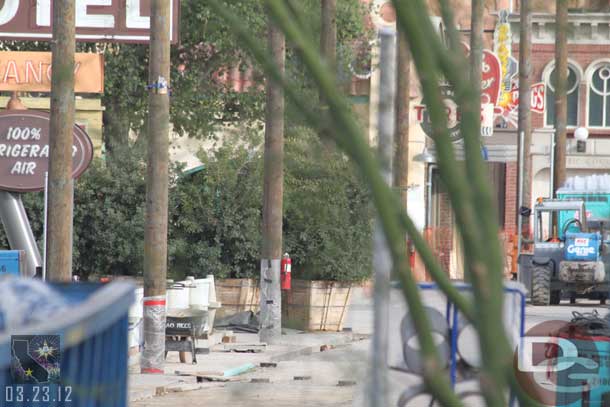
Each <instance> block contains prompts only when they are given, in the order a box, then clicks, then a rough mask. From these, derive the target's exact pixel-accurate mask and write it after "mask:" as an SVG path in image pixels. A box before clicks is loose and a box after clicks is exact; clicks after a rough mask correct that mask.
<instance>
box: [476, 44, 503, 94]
mask: <svg viewBox="0 0 610 407" xmlns="http://www.w3.org/2000/svg"><path fill="white" fill-rule="evenodd" d="M501 81H502V68H501V67H500V60H499V59H498V57H497V56H496V54H494V53H493V52H491V51H490V50H488V49H485V50H483V66H482V67H481V103H483V104H485V103H491V104H492V105H494V106H495V105H497V104H498V99H499V98H500V87H501Z"/></svg>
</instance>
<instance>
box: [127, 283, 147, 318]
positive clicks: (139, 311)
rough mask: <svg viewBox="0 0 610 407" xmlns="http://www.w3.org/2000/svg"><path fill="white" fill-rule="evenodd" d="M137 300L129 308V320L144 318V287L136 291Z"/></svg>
mask: <svg viewBox="0 0 610 407" xmlns="http://www.w3.org/2000/svg"><path fill="white" fill-rule="evenodd" d="M134 294H135V300H134V302H133V304H131V307H129V318H135V319H138V318H143V317H144V309H143V307H144V304H143V302H144V287H138V288H136V289H135V291H134Z"/></svg>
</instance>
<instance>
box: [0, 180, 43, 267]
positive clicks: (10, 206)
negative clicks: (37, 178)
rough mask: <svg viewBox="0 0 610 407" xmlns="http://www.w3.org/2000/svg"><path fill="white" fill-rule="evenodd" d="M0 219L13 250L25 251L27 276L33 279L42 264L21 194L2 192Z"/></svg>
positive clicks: (0, 195)
mask: <svg viewBox="0 0 610 407" xmlns="http://www.w3.org/2000/svg"><path fill="white" fill-rule="evenodd" d="M0 218H1V219H2V225H3V226H4V231H5V232H6V237H7V238H8V243H9V245H10V246H11V249H13V250H23V251H25V263H26V265H27V275H28V276H29V277H33V276H34V275H35V274H36V269H37V268H38V267H40V266H41V263H42V262H41V260H40V252H39V251H38V246H37V245H36V239H34V235H33V234H32V229H31V228H30V222H29V221H28V215H27V214H26V212H25V208H24V207H23V202H21V196H20V195H19V194H15V193H12V192H8V191H0Z"/></svg>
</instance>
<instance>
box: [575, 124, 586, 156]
mask: <svg viewBox="0 0 610 407" xmlns="http://www.w3.org/2000/svg"><path fill="white" fill-rule="evenodd" d="M574 138H575V139H576V152H578V153H585V152H586V151H587V139H588V138H589V130H587V129H586V128H584V127H579V128H577V129H576V130H575V131H574Z"/></svg>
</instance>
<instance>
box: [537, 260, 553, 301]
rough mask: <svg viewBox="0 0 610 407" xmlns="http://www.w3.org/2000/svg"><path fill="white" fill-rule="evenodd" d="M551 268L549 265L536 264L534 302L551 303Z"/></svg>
mask: <svg viewBox="0 0 610 407" xmlns="http://www.w3.org/2000/svg"><path fill="white" fill-rule="evenodd" d="M551 274H552V272H551V268H550V267H549V266H548V265H545V266H539V265H534V270H532V304H533V305H549V304H550V303H551Z"/></svg>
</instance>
